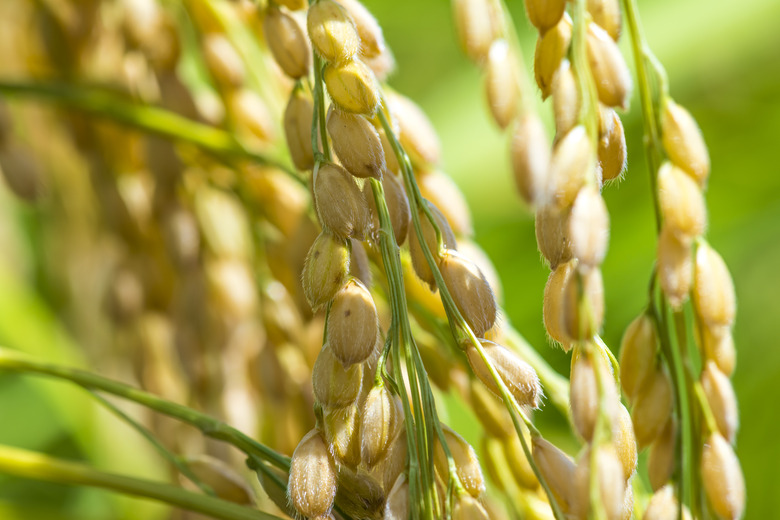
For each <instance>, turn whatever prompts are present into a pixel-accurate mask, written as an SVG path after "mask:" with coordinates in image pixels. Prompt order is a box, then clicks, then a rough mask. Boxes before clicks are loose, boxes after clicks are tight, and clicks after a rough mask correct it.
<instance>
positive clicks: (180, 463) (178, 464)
mask: <svg viewBox="0 0 780 520" xmlns="http://www.w3.org/2000/svg"><path fill="white" fill-rule="evenodd" d="M90 393H91V394H92V397H94V398H95V399H97V400H98V402H100V404H102V405H103V406H104V407H106V408H107V409H108V410H109V411H110V412H111V413H113V414H114V415H116V416H117V417H119V418H120V419H121V420H123V421H124V422H126V423H127V424H128V425H130V427H131V428H133V429H134V430H135V431H137V432H138V433H140V434H141V436H143V437H144V438H145V439H146V440H147V441H149V443H150V444H151V445H152V446H154V448H155V449H156V450H157V452H158V453H159V454H160V455H161V456H162V457H163V458H165V459H166V460H167V461H168V462H170V463H171V464H172V465H173V466H174V467H175V468H176V469H177V470H178V471H179V473H181V474H182V475H184V476H185V477H187V478H188V479H189V480H190V482H192V483H193V484H195V485H196V486H198V488H200V490H201V491H203V492H204V493H206V494H207V495H211V496H216V493H215V492H214V490H213V489H212V488H211V486H209V485H207V484H205V483H204V482H203V481H201V480H200V479H199V478H198V477H197V475H195V474H194V473H193V472H192V470H191V469H190V467H189V465H188V464H187V463H186V462H185V461H184V460H183V459H182V458H181V457H179V456H177V455H176V454H174V453H172V452H171V451H170V450H169V449H168V448H166V447H165V446H163V444H162V443H161V442H160V441H159V440H157V437H155V436H154V434H153V433H152V432H151V431H149V430H148V429H147V428H146V427H145V426H144V425H142V424H141V423H139V422H138V421H136V420H135V419H133V418H132V417H130V416H129V415H127V414H126V413H125V412H123V411H122V410H121V409H119V407H117V406H116V405H114V403H112V402H111V401H109V400H108V399H106V398H105V397H103V396H102V395H100V394H98V393H97V392H90Z"/></svg>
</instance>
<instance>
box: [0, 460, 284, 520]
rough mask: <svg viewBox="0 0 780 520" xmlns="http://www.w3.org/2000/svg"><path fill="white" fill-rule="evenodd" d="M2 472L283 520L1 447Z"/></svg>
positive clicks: (228, 517)
mask: <svg viewBox="0 0 780 520" xmlns="http://www.w3.org/2000/svg"><path fill="white" fill-rule="evenodd" d="M0 472H2V473H6V474H8V475H13V476H15V477H22V478H30V479H35V480H42V481H45V482H56V483H59V484H71V485H82V486H91V487H97V488H102V489H108V490H111V491H116V492H118V493H123V494H127V495H135V496H139V497H145V498H151V499H153V500H159V501H161V502H165V503H167V504H171V505H174V506H177V507H181V508H183V509H188V510H190V511H196V512H198V513H202V514H205V515H209V516H211V517H213V518H218V519H222V520H280V519H279V517H277V516H274V515H270V514H268V513H264V512H262V511H258V510H256V509H251V508H249V507H243V506H240V505H238V504H235V503H233V502H228V501H227V500H222V499H220V498H215V497H211V496H207V495H201V494H199V493H193V492H191V491H187V490H185V489H182V488H180V487H176V486H173V485H171V484H167V483H165V482H152V481H149V480H142V479H137V478H133V477H127V476H124V475H116V474H114V473H106V472H103V471H98V470H95V469H92V468H89V467H87V466H84V465H82V464H76V463H73V462H67V461H63V460H60V459H55V458H52V457H48V456H46V455H42V454H39V453H35V452H31V451H27V450H22V449H18V448H13V447H10V446H0Z"/></svg>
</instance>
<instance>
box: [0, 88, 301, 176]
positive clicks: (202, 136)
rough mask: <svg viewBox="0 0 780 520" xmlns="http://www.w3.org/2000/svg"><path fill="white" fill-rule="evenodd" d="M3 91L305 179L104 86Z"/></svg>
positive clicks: (214, 132) (218, 133)
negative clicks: (263, 165)
mask: <svg viewBox="0 0 780 520" xmlns="http://www.w3.org/2000/svg"><path fill="white" fill-rule="evenodd" d="M0 93H3V94H5V95H8V96H20V97H35V98H38V99H42V100H45V101H49V102H53V103H59V104H62V105H65V106H67V107H69V108H74V109H77V110H80V111H82V112H86V113H87V114H89V115H91V116H98V117H103V118H107V119H111V120H113V121H116V122H118V123H122V124H125V125H127V126H131V127H133V128H137V129H139V130H142V131H144V132H149V133H152V134H156V135H159V136H161V137H165V138H168V139H173V140H177V141H182V142H187V143H190V144H193V145H195V146H198V147H199V148H202V149H203V150H206V151H208V152H211V153H213V154H215V155H217V156H220V157H225V158H229V159H246V160H249V161H254V162H256V163H259V164H265V165H268V166H273V167H275V168H279V169H280V170H282V171H284V172H285V173H287V174H289V175H290V176H291V177H293V178H294V179H295V180H297V181H298V182H300V183H302V184H305V181H304V180H303V179H302V178H301V176H300V175H298V172H296V171H295V170H293V169H292V168H290V167H289V166H287V165H285V164H283V163H281V162H279V161H276V160H275V159H272V158H270V157H267V156H265V155H263V154H260V153H257V152H254V151H251V150H249V149H248V148H246V147H245V146H244V145H243V144H241V142H240V141H239V140H238V139H237V138H236V137H234V136H233V135H232V134H230V133H228V132H225V131H223V130H220V129H218V128H213V127H210V126H208V125H204V124H202V123H198V122H197V121H193V120H191V119H187V118H186V117H182V116H179V115H177V114H175V113H173V112H170V111H168V110H165V109H162V108H156V107H152V106H145V105H140V104H137V103H134V102H132V101H129V100H128V99H127V98H126V97H123V96H121V95H119V94H116V93H113V92H110V91H108V90H106V89H103V88H96V87H88V86H83V85H79V86H77V85H69V84H67V83H53V82H47V83H43V82H39V83H25V82H13V81H0Z"/></svg>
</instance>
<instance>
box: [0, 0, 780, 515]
mask: <svg viewBox="0 0 780 520" xmlns="http://www.w3.org/2000/svg"><path fill="white" fill-rule="evenodd" d="M364 3H365V4H366V5H367V6H368V7H369V9H371V10H372V12H373V13H374V14H375V15H376V17H377V18H378V20H379V21H380V23H381V25H382V26H383V28H384V30H385V36H386V38H387V40H388V42H389V44H390V46H391V48H392V49H393V51H394V54H395V56H396V59H397V62H398V72H397V73H396V74H395V75H394V76H393V77H392V78H391V80H390V83H391V85H392V86H393V87H394V88H396V89H398V90H399V91H400V92H402V93H404V94H406V95H408V96H410V97H411V98H413V99H414V100H416V101H417V102H418V103H420V105H421V106H422V107H423V108H424V109H425V111H426V112H427V113H428V114H429V115H430V117H431V119H432V121H433V123H434V126H435V127H436V129H437V131H438V132H439V134H440V136H441V140H442V144H443V150H444V169H445V171H446V172H447V173H449V174H450V175H451V176H452V177H453V178H454V179H455V180H456V182H457V183H458V184H459V185H460V187H461V188H462V190H463V192H464V193H465V195H466V198H467V200H468V202H469V205H470V207H471V209H472V213H473V216H474V221H475V228H476V237H477V241H478V242H479V243H480V244H481V245H482V247H483V248H484V249H485V250H486V251H487V253H488V254H489V256H490V257H491V258H492V260H493V262H494V263H495V265H496V267H497V269H498V271H499V273H500V275H501V279H502V282H503V286H504V295H505V296H504V300H505V301H504V307H505V309H506V312H507V315H508V318H509V319H510V320H511V322H512V323H513V324H514V325H515V326H516V328H518V330H520V331H521V332H522V333H523V335H524V336H525V337H526V338H527V339H528V340H529V341H530V342H531V343H532V344H533V345H535V346H536V347H537V348H539V350H540V351H541V352H542V353H543V354H544V356H545V357H546V358H547V359H548V360H549V361H550V362H551V363H552V364H553V365H554V366H555V367H556V368H557V369H559V370H560V371H561V372H563V373H566V372H567V371H568V360H569V357H568V356H567V355H564V354H563V353H562V352H561V351H559V350H554V349H552V348H549V347H548V346H546V339H545V334H544V328H543V326H542V316H541V309H542V307H541V302H542V292H543V287H544V283H545V280H546V278H547V273H548V271H547V268H546V267H545V266H544V265H543V264H542V262H541V261H540V260H539V254H538V252H537V250H536V245H535V238H534V230H533V221H532V216H531V215H530V213H529V212H528V211H527V209H525V208H523V207H522V205H521V203H520V201H519V198H518V197H517V196H516V194H515V190H514V185H513V183H512V179H511V173H510V169H509V165H508V150H507V148H508V147H507V139H506V136H505V135H503V134H502V133H501V132H499V131H498V129H497V128H496V127H495V126H494V125H493V124H492V122H491V120H490V119H489V117H488V113H487V108H486V103H485V100H484V95H483V90H482V79H481V77H480V74H479V71H478V70H477V69H476V67H475V66H473V65H472V64H471V63H470V62H468V61H467V60H466V59H465V57H464V56H463V55H462V54H461V53H460V51H459V49H458V46H457V44H456V42H455V35H454V29H453V24H452V17H451V13H450V5H449V2H447V1H444V0H427V1H421V0H393V1H389V0H365V2H364ZM508 4H509V7H510V9H511V10H512V12H513V15H514V19H515V21H516V24H517V26H518V32H519V36H520V39H521V43H522V46H523V50H524V53H525V59H526V63H527V64H530V63H531V61H532V56H533V48H534V42H535V32H534V31H533V30H532V28H530V27H529V25H528V23H527V22H526V21H525V16H524V12H523V6H522V2H520V1H517V0H514V1H510V2H508ZM639 7H640V14H641V17H642V20H643V24H644V27H645V30H646V34H647V38H648V41H649V44H650V46H651V47H652V48H653V49H654V51H655V52H656V54H657V56H658V57H659V59H660V60H661V62H662V63H663V64H664V65H665V66H666V68H667V72H668V74H669V78H670V85H671V94H672V96H673V97H674V98H675V99H676V100H677V101H678V102H679V103H681V104H682V105H684V106H685V107H687V108H688V109H689V110H690V111H691V113H692V114H693V115H694V117H695V118H696V119H697V120H698V122H699V125H700V126H701V129H702V131H703V134H704V136H705V139H706V140H707V143H708V146H709V149H710V154H711V158H712V164H713V170H712V176H711V179H710V182H709V187H708V191H707V201H708V205H709V210H710V212H711V213H710V225H709V232H708V239H709V240H710V242H711V243H712V244H713V246H714V247H715V248H716V249H717V250H718V251H719V252H720V253H721V254H722V255H723V257H724V259H725V260H726V262H727V263H728V264H729V266H730V268H731V270H732V274H733V277H734V280H735V284H736V288H737V295H738V298H739V313H738V318H737V323H736V327H735V336H736V342H737V348H738V365H737V371H736V373H735V376H734V385H735V387H736V391H737V395H738V397H739V401H740V416H741V428H740V432H739V435H738V441H737V442H738V445H737V446H738V455H739V457H740V460H741V462H742V466H743V470H744V473H745V477H746V480H747V486H748V500H747V515H746V518H773V517H775V516H777V513H776V512H777V511H780V493H777V484H775V483H774V481H775V474H774V472H775V470H776V467H777V465H778V463H780V444H777V443H776V442H775V438H776V436H777V435H776V431H777V426H776V424H775V423H776V421H777V420H778V419H780V413H778V412H777V411H776V408H775V407H776V406H777V403H780V349H778V350H777V351H775V350H773V349H774V347H772V345H773V344H775V343H776V342H777V337H778V333H779V332H780V327H778V323H779V322H780V305H778V304H777V303H776V301H777V297H778V293H780V276H778V269H780V161H778V159H777V151H778V148H780V146H779V145H780V31H778V30H777V22H778V21H780V2H778V1H777V0H741V1H740V2H726V1H720V2H708V1H704V0H653V1H649V0H646V1H640V2H639ZM621 44H622V46H623V48H624V51H626V55H627V56H630V54H629V53H628V52H627V51H628V48H627V45H626V44H627V41H626V39H625V38H623V40H622V42H621ZM628 61H629V64H630V65H632V60H631V59H630V58H629V59H628ZM540 109H541V110H542V112H543V113H545V114H547V116H549V112H550V110H551V109H550V107H549V103H546V104H541V103H540ZM639 115H640V114H639V104H638V103H637V101H636V99H634V100H633V102H632V105H631V109H630V110H629V112H628V113H626V114H623V115H622V116H623V117H624V125H625V129H626V135H627V141H628V147H629V166H628V171H627V174H626V176H625V179H624V180H623V181H622V182H621V183H620V184H616V185H612V186H610V187H608V188H607V189H606V190H605V198H606V201H607V204H608V206H609V210H610V214H611V217H612V222H611V230H612V237H611V240H610V251H609V254H608V256H607V260H606V262H605V264H604V266H603V272H604V280H605V286H606V287H605V289H606V298H607V315H606V327H605V340H606V341H607V343H608V344H609V345H610V346H611V347H612V348H613V349H614V350H615V351H616V350H617V347H618V345H619V342H620V337H621V335H622V332H623V330H624V329H625V327H626V325H627V324H628V323H629V321H630V320H631V319H633V318H634V317H635V315H636V314H637V313H638V312H640V310H641V309H642V307H643V305H644V304H645V294H646V290H645V288H646V284H647V279H648V276H649V274H650V270H651V266H652V263H653V258H654V251H655V238H654V224H653V217H652V206H651V204H652V203H651V198H650V193H649V180H648V173H647V170H646V168H645V163H644V155H643V150H642V140H641V139H642V138H641V135H642V134H641V119H640V117H639ZM548 119H549V117H548ZM1 202H2V203H3V204H5V203H6V202H7V201H5V200H3V201H1ZM8 203H9V204H10V202H8ZM15 233H19V230H13V229H10V228H8V226H7V225H4V224H3V225H0V235H2V236H3V240H7V239H8V235H13V234H15ZM11 239H12V240H23V238H21V237H11ZM27 291H28V289H27V288H26V287H25V286H24V285H23V283H22V282H21V281H20V280H17V279H15V278H13V277H12V276H10V275H9V271H7V270H6V267H4V263H3V262H0V343H2V344H5V345H11V346H13V345H19V344H22V343H24V344H25V345H27V346H28V348H26V350H28V351H29V350H30V348H29V346H31V345H34V346H37V347H38V348H40V349H41V350H39V351H38V352H37V354H39V355H40V356H41V357H46V358H48V359H52V360H62V361H68V362H69V363H78V362H79V356H78V350H77V349H76V347H75V346H73V345H71V344H70V342H69V340H68V339H67V336H66V335H65V334H64V333H62V332H60V331H59V325H58V323H57V321H56V318H55V317H54V316H52V315H50V313H49V312H48V311H47V310H46V308H45V307H43V306H41V305H40V302H39V301H38V300H36V298H35V295H33V294H29V293H28V292H27ZM87 406H90V407H91V406H92V405H91V404H89V401H88V399H87V398H85V397H84V396H83V395H82V393H80V392H77V391H72V392H68V391H65V390H63V386H62V385H59V384H54V383H43V382H39V381H36V382H30V381H28V380H26V379H22V378H16V377H6V376H4V377H2V378H0V414H1V415H0V417H2V422H0V425H2V426H0V443H6V444H10V445H14V446H20V447H24V448H29V449H37V450H41V451H46V452H49V453H55V454H57V455H59V456H63V457H68V456H70V455H74V454H79V453H82V450H83V449H84V447H85V446H89V450H90V453H91V454H92V461H93V462H95V463H96V464H97V465H98V466H100V465H101V461H104V462H105V465H106V466H108V467H110V468H112V469H114V470H122V471H123V472H127V473H132V474H136V475H139V476H147V477H150V478H151V477H154V475H155V474H157V475H159V472H158V469H159V467H160V461H159V460H157V459H156V458H155V457H154V456H152V455H150V454H149V451H148V449H147V448H144V449H141V448H140V442H141V441H140V440H139V439H138V438H137V435H135V434H134V433H132V432H130V431H128V430H127V429H126V428H125V427H124V426H121V425H118V426H117V425H116V423H115V422H114V421H112V420H111V419H110V418H108V417H107V416H105V414H104V413H97V414H96V413H95V412H94V411H92V410H90V413H87V411H86V407H87ZM542 415H543V414H542ZM451 422H453V423H456V422H457V418H452V421H451ZM462 422H463V424H464V428H465V427H466V423H467V421H462ZM554 426H555V424H554V422H553V423H551V427H554ZM97 432H100V433H97ZM107 434H108V435H107ZM112 435H113V436H114V437H113V438H114V439H116V438H121V439H122V443H123V446H124V447H125V448H126V449H124V450H122V451H121V452H120V453H117V450H116V449H114V448H115V446H114V445H112V442H111V439H112ZM109 461H110V462H109ZM20 501H21V502H24V503H25V504H26V505H25V506H24V508H19V507H17V505H18V504H19V503H20ZM119 503H120V504H123V505H124V507H120V508H117V507H116V505H117V502H116V499H113V498H112V499H110V501H109V499H106V498H105V495H104V494H102V493H101V492H96V491H90V490H81V491H79V492H73V490H71V489H70V488H66V487H61V486H49V485H41V484H35V483H32V484H31V483H30V482H27V481H18V480H9V479H6V478H3V477H1V476H0V519H6V518H7V519H11V518H47V519H48V518H96V519H97V518H100V519H104V518H115V517H117V513H116V511H121V510H123V511H125V512H126V515H125V516H121V515H120V516H121V517H123V518H125V517H126V518H145V517H150V516H153V510H154V509H155V508H156V506H153V505H150V504H148V503H145V502H139V501H135V500H130V499H127V500H125V499H122V500H121V501H120V502H119ZM15 504H16V505H15Z"/></svg>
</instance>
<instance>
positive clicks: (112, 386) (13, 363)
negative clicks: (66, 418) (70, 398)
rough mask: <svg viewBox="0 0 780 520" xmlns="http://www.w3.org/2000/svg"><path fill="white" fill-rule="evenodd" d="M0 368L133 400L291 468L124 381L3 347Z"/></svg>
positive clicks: (229, 430) (227, 429)
mask: <svg viewBox="0 0 780 520" xmlns="http://www.w3.org/2000/svg"><path fill="white" fill-rule="evenodd" d="M0 370H7V371H11V372H20V373H29V374H41V375H46V376H51V377H55V378H58V379H63V380H67V381H70V382H72V383H75V384H77V385H79V386H82V387H84V388H86V389H88V390H100V391H103V392H106V393H109V394H113V395H116V396H119V397H122V398H124V399H128V400H130V401H134V402H136V403H139V404H142V405H144V406H146V407H147V408H151V409H152V410H155V411H157V412H160V413H162V414H164V415H167V416H169V417H173V418H174V419H178V420H180V421H182V422H185V423H187V424H190V425H192V426H194V427H195V428H197V429H199V430H200V431H201V432H203V434H204V435H206V436H208V437H211V438H213V439H218V440H222V441H225V442H227V443H229V444H232V445H233V446H235V447H236V448H238V449H239V450H241V451H243V452H244V453H246V454H247V455H256V456H258V457H260V458H262V459H263V460H267V461H268V462H270V463H271V464H273V465H274V466H276V467H278V468H280V469H283V470H285V471H288V470H289V469H290V459H288V458H287V457H285V456H284V455H282V454H280V453H277V452H276V451H274V450H272V449H271V448H269V447H267V446H265V445H263V444H260V443H259V442H257V441H256V440H254V439H252V438H251V437H249V436H248V435H246V434H244V433H242V432H240V431H238V430H236V429H235V428H233V427H231V426H229V425H227V424H225V423H223V422H222V421H219V420H217V419H215V418H213V417H211V416H209V415H206V414H204V413H202V412H199V411H197V410H193V409H192V408H188V407H186V406H183V405H180V404H177V403H173V402H171V401H167V400H165V399H162V398H160V397H157V396H155V395H153V394H150V393H148V392H144V391H143V390H139V389H137V388H133V387H132V386H129V385H126V384H124V383H119V382H117V381H113V380H111V379H107V378H105V377H102V376H99V375H97V374H92V373H90V372H86V371H83V370H78V369H74V368H68V367H63V366H60V365H54V364H50V363H45V362H41V361H36V360H34V359H30V358H28V357H27V356H25V355H23V354H19V353H17V352H14V351H12V350H8V349H6V348H0Z"/></svg>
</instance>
